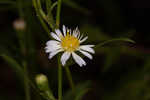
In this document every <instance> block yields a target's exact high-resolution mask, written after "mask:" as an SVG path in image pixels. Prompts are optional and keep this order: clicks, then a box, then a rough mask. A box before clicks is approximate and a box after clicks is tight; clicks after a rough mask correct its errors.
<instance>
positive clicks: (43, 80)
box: [35, 74, 49, 91]
mask: <svg viewBox="0 0 150 100" xmlns="http://www.w3.org/2000/svg"><path fill="white" fill-rule="evenodd" d="M35 80H36V84H37V86H38V88H39V89H40V90H41V91H47V90H49V86H48V79H47V77H46V76H45V75H43V74H39V75H37V76H36V78H35Z"/></svg>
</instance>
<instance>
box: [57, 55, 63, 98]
mask: <svg viewBox="0 0 150 100" xmlns="http://www.w3.org/2000/svg"><path fill="white" fill-rule="evenodd" d="M59 58H60V55H58V100H62V66H61V63H60V61H59V60H60V59H59Z"/></svg>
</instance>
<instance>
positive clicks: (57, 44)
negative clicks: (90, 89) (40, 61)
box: [45, 25, 95, 67]
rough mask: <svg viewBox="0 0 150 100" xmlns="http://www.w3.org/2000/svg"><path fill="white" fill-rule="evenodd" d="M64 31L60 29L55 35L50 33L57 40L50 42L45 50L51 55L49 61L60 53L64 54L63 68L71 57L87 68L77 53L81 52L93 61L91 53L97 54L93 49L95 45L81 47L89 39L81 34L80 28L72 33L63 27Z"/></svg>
mask: <svg viewBox="0 0 150 100" xmlns="http://www.w3.org/2000/svg"><path fill="white" fill-rule="evenodd" d="M62 30H63V33H62V32H61V31H60V30H59V29H56V30H55V33H54V32H51V33H50V34H51V36H52V37H53V38H54V39H55V40H49V41H48V42H47V43H46V47H45V50H46V53H49V59H51V58H52V57H54V56H55V55H56V54H58V53H59V52H64V53H63V54H62V56H61V63H62V65H63V66H64V65H65V64H66V62H67V60H68V59H69V58H70V56H71V55H72V57H73V59H74V60H75V62H76V63H77V64H78V65H79V66H81V67H82V66H85V65H86V62H85V61H84V60H83V59H82V58H81V57H80V56H79V55H77V54H76V53H75V52H77V51H79V52H81V53H82V54H83V55H85V56H86V57H88V58H89V59H92V55H91V53H92V54H94V53H95V51H94V49H93V48H92V47H94V45H81V43H83V42H84V41H86V40H87V38H88V37H87V36H86V37H84V38H83V35H81V34H80V31H79V29H78V28H76V29H75V30H73V31H71V30H70V29H68V28H66V27H65V26H64V25H63V28H62Z"/></svg>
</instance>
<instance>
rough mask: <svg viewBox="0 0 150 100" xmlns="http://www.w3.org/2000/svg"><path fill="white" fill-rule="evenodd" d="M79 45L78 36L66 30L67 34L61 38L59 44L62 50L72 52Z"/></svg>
mask: <svg viewBox="0 0 150 100" xmlns="http://www.w3.org/2000/svg"><path fill="white" fill-rule="evenodd" d="M79 45H80V42H79V40H78V38H76V37H74V36H72V35H70V34H69V33H68V32H67V35H66V36H65V37H62V38H61V46H62V48H63V49H64V50H66V51H68V52H73V51H75V50H76V49H77V48H78V47H79Z"/></svg>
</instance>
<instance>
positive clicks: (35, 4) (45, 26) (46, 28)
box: [32, 0, 50, 36]
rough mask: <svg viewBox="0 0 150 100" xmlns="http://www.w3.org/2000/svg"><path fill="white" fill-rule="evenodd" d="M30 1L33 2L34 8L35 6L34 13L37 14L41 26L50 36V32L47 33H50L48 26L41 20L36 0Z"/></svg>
mask: <svg viewBox="0 0 150 100" xmlns="http://www.w3.org/2000/svg"><path fill="white" fill-rule="evenodd" d="M32 2H33V6H34V8H35V11H36V14H37V16H38V18H39V20H40V22H41V24H42V26H43V28H44V29H45V31H46V32H47V33H48V36H50V34H49V33H50V30H49V28H48V27H47V25H46V24H45V22H44V21H43V19H42V17H41V15H40V11H39V10H38V6H37V2H36V0H32Z"/></svg>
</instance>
